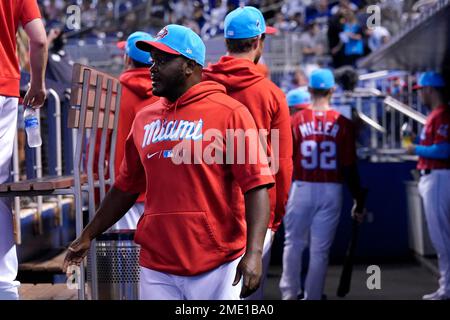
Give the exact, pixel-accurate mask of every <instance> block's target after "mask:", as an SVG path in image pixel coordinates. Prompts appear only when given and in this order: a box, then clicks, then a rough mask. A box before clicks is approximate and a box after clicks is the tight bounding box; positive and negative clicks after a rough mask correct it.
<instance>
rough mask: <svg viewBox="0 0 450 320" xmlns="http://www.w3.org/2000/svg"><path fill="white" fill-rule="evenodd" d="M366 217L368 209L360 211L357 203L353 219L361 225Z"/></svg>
mask: <svg viewBox="0 0 450 320" xmlns="http://www.w3.org/2000/svg"><path fill="white" fill-rule="evenodd" d="M365 217H366V209H365V208H362V209H360V208H359V206H358V204H357V203H356V202H355V204H354V205H353V208H352V218H353V219H354V220H356V221H358V222H359V223H362V222H363V221H364V218H365Z"/></svg>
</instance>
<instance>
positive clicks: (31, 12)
mask: <svg viewBox="0 0 450 320" xmlns="http://www.w3.org/2000/svg"><path fill="white" fill-rule="evenodd" d="M11 13H13V14H11ZM40 17H41V14H40V12H39V7H38V5H37V2H36V0H2V1H0V95H1V96H7V97H18V96H19V86H20V71H19V61H18V59H17V55H16V32H17V29H18V27H19V23H20V24H22V26H25V25H26V24H27V23H28V22H31V21H32V20H34V19H38V18H40Z"/></svg>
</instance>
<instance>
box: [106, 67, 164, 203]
mask: <svg viewBox="0 0 450 320" xmlns="http://www.w3.org/2000/svg"><path fill="white" fill-rule="evenodd" d="M119 80H120V83H121V84H122V96H121V99H120V117H119V126H118V128H117V143H116V155H115V163H114V172H115V174H116V176H117V175H118V174H119V169H120V164H121V163H122V160H123V158H124V153H125V141H126V140H127V137H128V135H129V134H130V130H131V125H132V124H133V121H134V118H135V116H136V114H137V113H138V112H139V111H140V110H141V109H142V108H144V107H146V106H148V105H150V104H152V103H154V102H156V101H158V99H159V97H155V96H153V93H152V89H153V86H152V80H151V79H150V71H149V70H148V68H138V69H132V70H128V71H125V72H123V73H122V74H121V75H120V78H119ZM144 200H145V194H141V195H140V196H139V198H138V199H137V202H144Z"/></svg>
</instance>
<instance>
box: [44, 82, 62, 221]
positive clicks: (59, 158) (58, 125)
mask: <svg viewBox="0 0 450 320" xmlns="http://www.w3.org/2000/svg"><path fill="white" fill-rule="evenodd" d="M47 94H48V95H50V96H52V97H53V99H54V100H55V113H54V117H55V124H56V168H55V171H56V175H58V176H62V167H63V162H62V131H61V99H60V98H59V95H58V93H57V92H56V91H55V90H54V89H51V88H50V89H48V90H47ZM57 199H58V201H57V204H58V208H59V210H58V224H59V225H60V226H62V224H63V213H62V196H61V195H58V197H57Z"/></svg>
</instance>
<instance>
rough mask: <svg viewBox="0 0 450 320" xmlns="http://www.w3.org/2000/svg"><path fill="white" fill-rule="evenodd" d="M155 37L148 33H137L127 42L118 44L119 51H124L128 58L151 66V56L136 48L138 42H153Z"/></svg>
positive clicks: (130, 36)
mask: <svg viewBox="0 0 450 320" xmlns="http://www.w3.org/2000/svg"><path fill="white" fill-rule="evenodd" d="M152 40H153V37H152V36H151V35H150V34H148V33H147V32H143V31H136V32H133V33H132V34H130V35H129V36H128V38H127V41H120V42H118V43H117V47H118V48H119V49H124V50H125V53H126V54H127V56H129V57H130V58H132V59H133V60H136V61H138V62H140V63H144V64H151V63H152V60H151V56H150V53H149V52H148V51H143V50H141V49H139V48H137V47H136V42H137V41H152Z"/></svg>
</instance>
